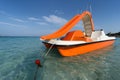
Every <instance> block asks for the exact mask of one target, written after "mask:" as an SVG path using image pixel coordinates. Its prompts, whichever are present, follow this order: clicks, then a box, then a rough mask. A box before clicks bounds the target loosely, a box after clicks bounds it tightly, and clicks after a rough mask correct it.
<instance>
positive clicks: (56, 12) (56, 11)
mask: <svg viewBox="0 0 120 80" xmlns="http://www.w3.org/2000/svg"><path fill="white" fill-rule="evenodd" d="M54 13H55V14H64V12H63V11H61V10H55V11H54Z"/></svg>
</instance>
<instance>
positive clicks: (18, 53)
mask: <svg viewBox="0 0 120 80" xmlns="http://www.w3.org/2000/svg"><path fill="white" fill-rule="evenodd" d="M46 51H47V50H46V49H45V47H44V45H43V44H42V43H41V42H40V41H39V37H0V80H34V75H35V71H36V65H35V64H34V61H35V60H36V59H41V60H43V59H42V58H41V57H40V56H41V55H42V54H45V53H46ZM42 64H43V67H42V68H40V69H39V70H38V74H37V80H119V76H120V39H119V38H117V40H116V42H115V44H114V45H112V46H109V47H106V48H104V49H100V50H96V51H93V52H90V53H88V54H84V55H80V56H75V57H62V56H60V55H59V53H58V51H57V50H55V49H53V50H51V52H50V54H48V55H47V57H46V58H45V62H43V63H42Z"/></svg>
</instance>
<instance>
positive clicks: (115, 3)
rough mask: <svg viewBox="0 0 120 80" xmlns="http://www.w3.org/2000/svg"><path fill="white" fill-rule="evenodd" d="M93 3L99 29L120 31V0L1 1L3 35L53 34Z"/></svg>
mask: <svg viewBox="0 0 120 80" xmlns="http://www.w3.org/2000/svg"><path fill="white" fill-rule="evenodd" d="M90 5H91V7H92V10H91V12H92V17H93V20H94V25H95V29H101V28H102V29H104V30H105V32H118V31H120V22H119V21H120V0H0V35H3V36H41V35H43V34H47V33H51V32H53V31H55V30H57V29H59V28H60V27H61V26H62V25H64V24H65V23H66V22H67V21H68V20H70V19H71V18H72V17H73V16H75V15H76V14H78V13H81V12H82V11H84V10H90V7H89V6H90ZM79 28H82V26H81V25H77V27H76V29H79Z"/></svg>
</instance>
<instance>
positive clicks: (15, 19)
mask: <svg viewBox="0 0 120 80" xmlns="http://www.w3.org/2000/svg"><path fill="white" fill-rule="evenodd" d="M11 19H12V20H14V21H17V22H26V21H24V20H22V19H18V18H11Z"/></svg>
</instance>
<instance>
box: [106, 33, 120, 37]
mask: <svg viewBox="0 0 120 80" xmlns="http://www.w3.org/2000/svg"><path fill="white" fill-rule="evenodd" d="M106 35H108V36H115V37H120V32H117V33H111V32H109V33H107V34H106Z"/></svg>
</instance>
